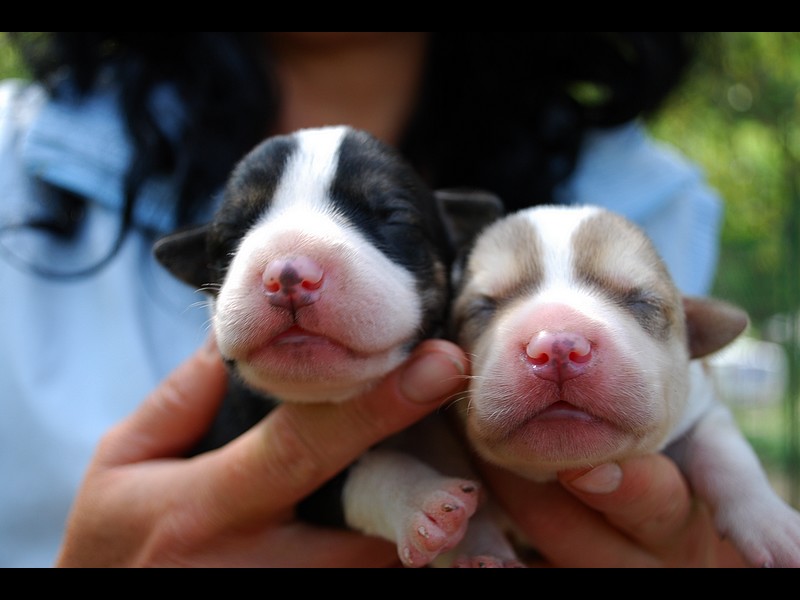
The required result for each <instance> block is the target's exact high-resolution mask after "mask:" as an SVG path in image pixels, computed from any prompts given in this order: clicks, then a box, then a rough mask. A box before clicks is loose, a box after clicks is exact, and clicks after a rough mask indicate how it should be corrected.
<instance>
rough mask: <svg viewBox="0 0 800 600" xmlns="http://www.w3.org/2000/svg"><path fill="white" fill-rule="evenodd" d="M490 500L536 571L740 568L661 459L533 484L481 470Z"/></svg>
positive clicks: (503, 473) (654, 457) (639, 460)
mask: <svg viewBox="0 0 800 600" xmlns="http://www.w3.org/2000/svg"><path fill="white" fill-rule="evenodd" d="M482 476H483V477H484V479H485V480H486V481H487V483H488V484H489V487H491V488H492V490H493V493H494V495H495V498H496V499H497V500H498V501H499V503H500V504H501V505H502V506H503V507H504V509H505V510H506V511H507V513H508V514H509V516H510V517H511V518H512V520H513V521H514V522H515V523H516V524H517V526H518V527H519V528H520V530H521V531H522V532H523V533H524V535H526V536H527V537H528V538H529V540H530V542H531V543H532V544H533V546H534V547H536V548H537V549H538V551H539V552H540V553H541V555H542V560H541V562H540V563H538V565H537V566H559V567H586V568H619V567H686V568H688V567H744V566H746V565H745V562H744V560H743V559H742V557H741V555H740V554H739V553H738V551H736V549H735V548H734V547H733V545H732V544H731V543H730V542H727V541H725V540H722V539H721V538H720V537H719V535H718V534H717V532H716V529H715V528H714V524H713V521H712V519H711V515H710V514H709V511H708V509H707V507H706V506H705V505H703V504H702V503H700V502H699V501H698V500H697V499H696V498H694V497H693V496H692V494H691V490H690V489H689V486H688V484H687V482H686V479H685V478H684V476H683V475H682V474H681V472H680V470H679V469H678V467H677V466H676V465H675V463H674V462H673V461H672V460H670V459H669V458H668V457H666V456H665V455H663V454H650V455H647V456H642V457H637V458H631V459H628V460H624V461H621V462H619V463H607V464H604V465H598V466H597V467H595V468H594V469H583V470H573V471H563V472H561V473H559V481H553V482H549V483H536V482H533V481H528V480H525V479H522V478H520V477H518V476H516V475H513V474H511V473H510V472H508V471H505V470H501V469H496V468H494V467H486V468H485V469H483V470H482Z"/></svg>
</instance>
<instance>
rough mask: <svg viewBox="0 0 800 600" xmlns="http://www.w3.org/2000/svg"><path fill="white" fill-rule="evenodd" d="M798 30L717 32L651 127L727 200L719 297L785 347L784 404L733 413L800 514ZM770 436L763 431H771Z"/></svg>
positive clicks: (756, 332)
mask: <svg viewBox="0 0 800 600" xmlns="http://www.w3.org/2000/svg"><path fill="white" fill-rule="evenodd" d="M799 109H800V33H797V32H720V33H709V34H706V36H705V37H704V39H703V43H702V45H701V47H700V51H699V55H698V57H697V60H696V62H695V64H694V65H693V67H692V69H691V70H690V71H689V72H688V73H687V77H686V79H685V81H684V83H683V85H682V86H681V87H680V88H679V89H678V90H676V92H675V93H674V94H673V96H672V97H671V98H670V99H669V101H668V103H667V104H666V105H665V106H664V107H663V110H662V111H661V112H659V114H658V115H657V116H656V117H655V118H653V119H651V120H650V122H649V123H648V125H649V127H650V130H651V132H652V133H653V135H654V136H655V137H657V138H660V139H663V140H665V141H668V142H669V143H671V144H673V145H674V146H675V147H677V148H678V149H679V150H681V151H682V152H683V153H684V154H685V155H686V156H688V157H689V158H691V159H693V160H694V161H695V162H697V163H698V164H699V165H700V166H701V167H702V168H703V169H704V171H705V174H706V176H707V178H708V181H709V183H710V184H711V185H712V186H713V187H715V188H716V189H717V190H718V191H719V193H720V194H721V196H722V197H723V199H724V201H725V221H724V227H723V232H722V244H721V252H720V261H719V268H718V270H717V277H716V281H715V284H714V290H713V293H714V295H716V296H718V297H720V298H725V299H728V300H730V301H732V302H735V303H737V304H739V305H740V306H742V307H743V308H745V309H747V311H748V312H749V314H750V317H751V322H752V331H751V334H752V335H754V336H756V337H760V338H763V339H767V340H770V341H774V342H777V343H780V344H782V345H783V347H784V349H785V351H786V354H787V357H788V366H789V381H788V390H787V394H786V397H785V400H784V403H783V406H776V407H772V408H767V409H765V408H763V407H750V408H749V409H748V408H744V409H740V410H738V411H737V418H738V419H739V421H740V423H741V424H742V426H743V429H744V431H745V434H747V436H748V438H749V439H750V440H751V442H753V443H754V446H755V447H756V449H757V450H758V452H759V455H760V456H761V457H762V460H765V462H766V463H767V466H768V467H770V468H771V469H772V472H773V473H778V474H780V478H781V480H782V481H783V482H785V483H784V485H785V488H784V491H785V495H786V497H787V498H788V499H789V500H790V501H791V502H792V503H793V504H794V505H795V506H798V507H800V321H799V320H798V317H799V316H800V168H798V167H800V110H799ZM765 432H768V433H767V434H766V435H765Z"/></svg>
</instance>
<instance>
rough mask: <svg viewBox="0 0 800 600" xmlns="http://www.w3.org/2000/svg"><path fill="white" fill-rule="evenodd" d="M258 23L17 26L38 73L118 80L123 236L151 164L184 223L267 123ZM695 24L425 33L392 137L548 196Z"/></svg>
mask: <svg viewBox="0 0 800 600" xmlns="http://www.w3.org/2000/svg"><path fill="white" fill-rule="evenodd" d="M262 35H263V34H261V33H254V32H169V33H132V32H54V33H48V34H39V35H31V34H19V35H14V36H13V38H12V39H14V40H15V41H16V42H17V44H18V46H19V47H20V49H21V51H22V55H23V57H24V58H25V59H26V62H27V64H28V66H29V68H30V70H31V72H32V74H33V75H34V77H35V78H36V79H38V80H40V81H43V82H45V83H47V82H49V81H52V79H53V76H54V75H56V74H58V75H61V76H63V74H64V73H65V72H66V73H67V74H69V75H70V76H71V77H72V78H73V80H74V82H75V83H76V84H77V86H78V88H79V90H81V91H83V92H88V91H89V90H90V89H91V88H92V85H93V83H94V82H95V79H96V78H97V76H98V74H99V73H100V72H101V70H103V71H104V72H105V73H108V70H109V69H110V71H111V72H112V73H113V74H114V75H115V77H116V78H117V79H118V81H119V84H120V85H121V86H122V87H123V94H122V97H123V98H124V99H125V105H124V107H123V111H124V114H125V117H126V120H127V127H128V129H129V131H130V134H131V136H132V139H133V141H134V146H135V152H134V159H133V161H132V164H131V165H130V170H129V172H128V177H127V185H126V198H127V202H126V211H125V214H126V220H125V221H124V227H123V229H122V232H121V234H120V238H121V237H122V236H123V235H124V232H125V227H127V226H128V222H129V220H130V215H131V213H132V206H133V203H134V202H135V199H136V197H137V194H136V192H137V190H138V189H139V187H140V186H141V185H142V183H143V182H144V181H146V180H147V179H148V178H149V177H151V176H153V175H155V174H164V173H170V174H172V176H174V177H177V178H178V180H179V182H180V190H181V194H180V197H179V198H177V199H176V206H175V207H174V210H175V213H176V215H177V219H178V222H179V223H185V222H189V221H191V220H192V218H193V216H194V214H195V211H196V210H197V207H198V206H206V205H207V202H208V201H209V199H210V198H211V197H212V196H213V194H214V193H215V192H216V191H217V190H218V189H219V188H220V187H221V186H222V184H223V183H224V181H225V180H226V178H227V176H228V174H229V172H230V170H231V168H232V167H233V165H234V164H235V163H236V162H237V161H238V159H239V158H241V157H242V156H243V155H244V154H245V153H246V152H247V151H248V150H249V149H250V148H252V147H253V146H254V145H255V144H256V143H258V142H259V141H260V140H261V139H262V137H263V136H264V132H266V131H270V130H271V127H272V125H273V124H274V122H275V118H276V114H277V110H278V93H277V89H276V83H275V79H274V77H273V76H272V67H271V65H270V57H269V55H268V54H267V52H266V48H265V44H264V43H263V39H262ZM695 37H696V35H693V34H692V35H690V34H687V33H678V32H650V33H647V32H604V33H597V32H555V33H554V32H536V33H434V34H432V37H431V40H430V46H429V50H428V52H429V56H428V63H427V73H426V75H425V83H424V85H423V89H422V92H421V97H420V99H419V103H418V107H417V111H416V113H415V115H414V117H413V119H412V122H411V123H410V124H409V126H408V128H407V130H406V133H405V136H404V137H403V139H402V140H401V142H400V144H399V149H400V150H401V152H402V153H403V154H404V155H405V156H406V158H408V159H409V161H410V162H411V164H412V165H414V166H415V167H416V168H417V169H418V170H419V172H420V174H421V175H422V176H423V177H424V178H425V180H426V181H427V182H428V183H429V185H431V186H432V187H434V188H436V187H452V186H472V187H480V188H484V189H489V190H492V191H494V192H495V193H497V194H498V195H499V196H500V197H501V198H502V199H503V201H504V202H505V203H506V206H507V208H508V209H509V210H514V209H517V208H521V207H523V206H529V205H532V204H540V203H545V202H552V201H553V200H554V198H553V191H554V189H555V188H556V186H557V185H558V184H559V183H561V182H562V181H564V180H565V178H567V177H568V175H569V174H570V173H571V172H572V170H573V168H574V165H575V160H576V156H577V154H578V151H579V148H580V143H581V140H582V138H583V136H584V134H585V133H586V131H587V130H589V129H592V128H598V127H608V126H613V125H617V124H620V123H623V122H625V121H628V120H630V119H632V118H634V117H637V116H645V115H646V114H647V113H649V112H651V111H653V110H655V109H656V108H658V106H659V105H660V104H661V102H662V101H663V100H664V99H665V98H666V97H667V95H668V94H669V92H670V91H671V90H672V89H673V88H674V87H675V86H676V84H677V83H678V82H679V80H680V77H681V75H682V73H683V72H684V70H685V67H686V66H687V64H688V61H689V60H690V58H691V56H692V52H693V42H694V39H695ZM165 81H169V82H172V83H174V85H175V86H176V88H177V90H178V92H179V94H180V97H181V99H182V101H183V102H184V104H185V108H186V116H187V118H186V126H185V128H184V130H183V133H182V136H181V137H180V138H179V139H177V140H174V139H170V137H169V136H168V135H167V134H166V132H164V131H161V130H160V129H159V126H158V120H157V119H156V118H155V117H154V115H153V114H151V113H150V110H151V109H150V105H149V104H148V103H147V102H146V101H145V100H146V98H147V97H148V94H149V93H150V91H151V90H152V89H153V88H154V86H156V85H157V84H159V83H161V82H165ZM52 90H53V93H58V88H57V87H53V88H52ZM70 201H71V202H76V201H78V202H79V201H80V199H75V198H71V199H70ZM72 214H74V211H73V213H72Z"/></svg>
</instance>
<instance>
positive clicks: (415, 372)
mask: <svg viewBox="0 0 800 600" xmlns="http://www.w3.org/2000/svg"><path fill="white" fill-rule="evenodd" d="M464 372H465V369H464V365H463V364H462V363H461V361H459V360H458V359H457V358H455V357H454V356H451V355H449V354H445V353H442V352H426V353H425V354H422V355H421V356H419V357H417V358H416V359H415V360H414V361H413V362H411V363H410V364H409V365H408V366H406V368H405V370H404V371H403V373H401V377H400V391H401V392H402V393H403V395H404V396H405V397H406V398H408V399H409V400H411V401H412V402H416V403H417V404H427V403H428V402H433V401H434V400H440V399H442V398H443V397H444V396H446V395H447V394H451V393H453V392H454V391H455V390H456V389H457V388H459V387H460V386H461V384H462V382H463V377H464Z"/></svg>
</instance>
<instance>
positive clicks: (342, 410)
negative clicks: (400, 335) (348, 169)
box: [56, 340, 465, 567]
mask: <svg viewBox="0 0 800 600" xmlns="http://www.w3.org/2000/svg"><path fill="white" fill-rule="evenodd" d="M464 362H465V360H464V355H463V353H462V352H461V350H459V349H458V347H457V346H455V345H453V344H451V343H449V342H446V341H444V340H428V341H426V342H423V344H422V345H420V347H419V348H417V350H416V351H415V352H414V354H413V355H412V357H411V359H410V360H409V361H408V362H406V363H405V365H404V366H402V367H400V368H399V369H398V370H397V371H395V372H394V373H392V374H391V375H389V376H388V377H387V378H386V379H385V380H384V381H383V382H382V383H381V384H379V385H378V386H377V387H376V388H375V389H373V390H372V391H371V392H369V393H367V394H365V395H364V396H363V397H361V398H359V399H355V400H352V401H348V402H343V403H336V404H324V405H320V404H317V405H297V404H295V405H289V404H284V405H281V406H279V407H278V408H276V409H275V410H273V411H272V412H271V413H270V414H269V415H268V416H267V417H266V418H265V419H263V420H262V421H261V422H260V423H258V424H257V425H256V426H254V427H253V428H252V429H251V430H249V431H248V432H246V433H245V434H243V435H241V436H240V437H239V438H237V439H236V440H233V441H232V442H230V443H229V444H227V445H226V446H224V447H222V448H219V449H217V450H214V451H212V452H208V453H205V454H201V455H198V456H195V457H192V458H189V459H187V458H183V455H184V454H185V453H186V452H187V451H188V450H189V449H190V448H191V447H192V446H193V445H194V444H195V443H196V442H197V441H198V439H199V438H200V437H201V435H202V434H203V432H204V431H205V430H206V428H207V427H208V426H209V425H210V423H211V421H212V419H213V417H214V414H215V412H216V410H217V408H218V406H219V403H220V401H221V399H222V396H223V394H224V390H225V385H226V372H225V368H224V366H223V364H222V362H221V360H220V358H219V353H218V351H217V350H216V347H215V346H214V345H213V343H209V344H208V345H206V346H205V347H204V348H203V349H201V350H198V351H197V352H196V353H195V354H194V355H193V356H192V357H190V358H189V359H188V360H187V361H186V362H185V363H184V364H183V365H181V366H180V367H178V368H177V369H176V370H175V371H174V372H173V373H172V374H171V375H170V376H169V377H168V378H167V379H166V380H165V381H164V382H163V383H162V384H161V385H160V386H159V387H158V388H157V389H156V390H154V391H153V392H152V393H151V394H150V395H149V396H148V397H147V398H146V399H145V401H144V402H143V404H142V405H141V406H140V407H139V409H138V410H137V411H136V412H135V413H133V414H132V415H131V416H130V417H128V418H127V419H125V420H123V421H122V422H120V423H119V424H118V425H116V426H115V427H114V428H112V429H111V430H110V431H109V432H108V433H107V434H106V435H105V436H104V437H103V439H102V440H101V442H100V444H99V445H98V448H97V450H96V452H95V455H94V457H93V459H92V462H91V464H90V466H89V469H88V471H87V474H86V477H85V479H84V481H83V483H82V486H81V489H80V490H79V493H78V495H77V497H76V500H75V503H74V505H73V507H72V511H71V513H70V517H69V519H68V523H67V530H66V535H65V538H64V541H63V545H62V548H61V551H60V553H59V556H58V559H57V562H56V566H61V567H79V566H86V567H89V566H91V567H98V566H196V567H202V566H218V567H223V566H228V567H230V566H252V567H255V566H331V567H337V566H338V567H341V566H362V567H363V566H392V565H399V561H398V559H397V550H396V548H395V546H394V545H393V544H390V543H388V542H386V541H383V540H379V539H376V538H370V537H366V536H363V535H360V534H357V533H355V532H352V531H346V530H335V529H322V528H317V527H314V526H312V525H309V524H306V523H302V522H300V521H298V520H297V519H295V517H294V506H295V504H296V503H297V502H298V501H299V500H300V499H302V498H303V497H305V496H307V495H308V494H310V493H311V492H312V491H313V490H314V489H316V488H317V487H319V486H320V485H321V484H322V483H324V482H325V481H326V480H327V479H329V478H330V477H332V476H333V475H334V474H336V473H337V472H339V471H340V470H342V469H343V468H344V467H345V466H346V465H348V464H349V463H351V462H353V461H354V460H355V459H356V458H357V457H358V456H359V455H360V454H361V453H362V452H364V451H365V450H366V449H367V448H368V447H370V446H371V445H372V444H374V443H375V442H377V441H379V440H380V439H382V438H384V437H386V436H388V435H390V434H392V433H394V432H396V431H399V430H400V429H402V428H404V427H406V426H408V425H410V424H411V423H413V422H415V421H417V420H419V419H420V418H421V417H422V416H424V415H425V414H427V413H429V412H431V411H432V410H433V409H434V408H436V407H437V406H439V405H440V404H441V403H442V402H443V401H445V400H446V399H448V398H449V397H450V396H451V395H452V394H453V393H454V392H455V391H457V390H458V389H460V387H461V386H462V385H463V383H464V378H463V373H464V367H463V365H464Z"/></svg>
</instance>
